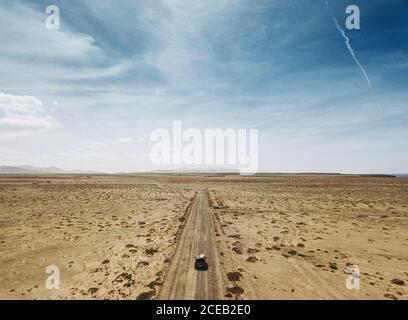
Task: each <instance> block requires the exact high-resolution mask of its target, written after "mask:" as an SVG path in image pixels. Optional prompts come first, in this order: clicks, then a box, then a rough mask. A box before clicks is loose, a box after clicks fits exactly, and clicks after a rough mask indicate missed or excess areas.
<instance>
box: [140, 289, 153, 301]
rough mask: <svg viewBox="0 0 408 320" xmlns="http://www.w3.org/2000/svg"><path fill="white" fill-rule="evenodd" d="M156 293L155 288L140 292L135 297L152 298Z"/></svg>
mask: <svg viewBox="0 0 408 320" xmlns="http://www.w3.org/2000/svg"><path fill="white" fill-rule="evenodd" d="M155 295H156V291H155V290H151V291H147V292H142V293H141V294H139V295H138V296H137V297H136V300H152V298H153V297H154V296H155Z"/></svg>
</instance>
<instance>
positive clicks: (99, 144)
mask: <svg viewBox="0 0 408 320" xmlns="http://www.w3.org/2000/svg"><path fill="white" fill-rule="evenodd" d="M103 147H106V143H103V142H92V143H91V144H90V145H88V149H92V150H96V149H101V148H103Z"/></svg>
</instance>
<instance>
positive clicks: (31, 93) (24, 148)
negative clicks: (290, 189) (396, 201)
mask: <svg viewBox="0 0 408 320" xmlns="http://www.w3.org/2000/svg"><path fill="white" fill-rule="evenodd" d="M328 3H329V7H327V6H326V5H325V3H324V1H323V0H322V1H319V0H313V1H312V0H310V1H292V0H287V1H273V0H268V1H243V0H231V1H229V0H225V1H221V0H217V1H215V0H206V1H189V2H186V1H181V0H162V1H159V0H141V1H139V0H133V1H120V0H118V1H98V0H88V1H77V0H70V1H67V0H66V1H64V0H60V1H56V0H54V1H53V2H52V3H50V2H49V1H13V2H4V1H3V2H1V4H0V16H1V19H0V43H1V46H0V70H2V71H1V74H0V165H23V164H24V165H36V166H50V165H55V166H59V167H62V168H65V169H86V170H100V171H112V172H114V171H138V170H149V169H154V168H155V167H153V166H152V164H151V162H150V159H149V155H148V154H149V150H150V149H151V147H152V143H151V142H150V141H149V135H150V132H151V131H152V130H154V129H156V128H170V127H171V123H172V121H174V120H181V121H182V123H183V126H185V128H198V129H205V128H224V129H227V128H258V129H259V131H260V170H261V171H273V172H278V171H279V172H283V171H286V172H299V171H315V172H316V171H322V172H323V171H326V172H327V171H330V172H384V173H385V172H408V148H407V141H408V126H407V120H408V92H407V83H408V36H407V35H408V1H403V0H392V1H386V0H376V1H368V0H366V1H353V2H349V1H343V0H339V1H333V0H332V1H330V0H329V1H328ZM49 4H55V5H57V6H58V7H59V8H60V13H61V28H60V30H58V31H55V30H54V31H51V30H47V29H46V28H45V23H44V21H45V19H46V16H47V15H46V13H45V8H46V6H47V5H49ZM349 4H356V5H358V6H359V8H360V12H361V29H360V30H347V29H346V28H345V25H344V23H345V19H346V17H347V15H346V14H345V8H346V6H347V5H349ZM333 16H334V17H335V18H336V19H337V21H338V23H339V25H340V27H341V28H343V29H344V30H345V32H346V35H347V37H349V39H350V43H351V46H352V49H353V50H354V53H355V55H356V57H357V58H358V61H359V62H360V63H361V65H362V66H363V68H364V70H365V72H366V73H367V76H368V78H369V80H370V83H371V87H370V86H369V85H368V83H367V81H366V79H365V77H364V75H363V73H362V71H361V69H360V68H359V67H358V65H357V64H356V62H355V60H353V58H352V56H351V54H350V52H349V50H348V49H347V47H346V44H345V41H344V38H343V37H342V35H341V34H340V33H339V31H338V30H337V28H336V26H335V24H334V22H333Z"/></svg>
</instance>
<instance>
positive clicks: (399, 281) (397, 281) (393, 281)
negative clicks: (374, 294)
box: [391, 279, 405, 286]
mask: <svg viewBox="0 0 408 320" xmlns="http://www.w3.org/2000/svg"><path fill="white" fill-rule="evenodd" d="M391 283H392V284H396V285H397V286H405V281H404V280H401V279H392V280H391Z"/></svg>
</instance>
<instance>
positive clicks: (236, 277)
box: [227, 272, 242, 281]
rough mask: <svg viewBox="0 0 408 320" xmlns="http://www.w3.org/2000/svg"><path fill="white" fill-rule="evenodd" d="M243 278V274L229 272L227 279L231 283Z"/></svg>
mask: <svg viewBox="0 0 408 320" xmlns="http://www.w3.org/2000/svg"><path fill="white" fill-rule="evenodd" d="M241 277H242V274H241V273H240V272H228V273H227V278H228V280H229V281H239V279H240V278H241Z"/></svg>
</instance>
